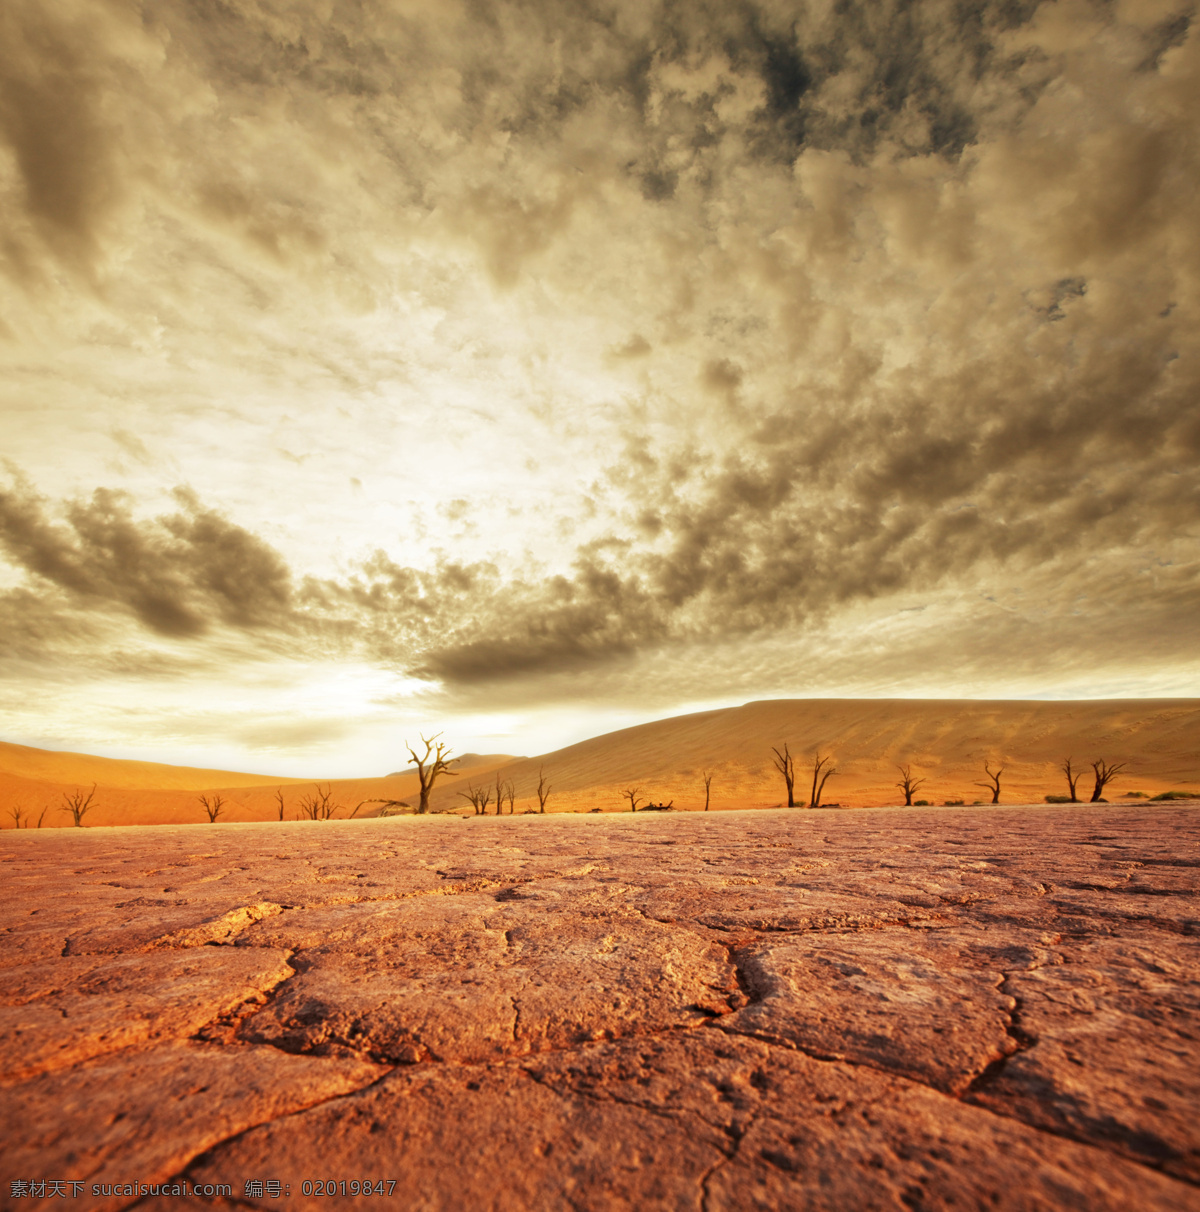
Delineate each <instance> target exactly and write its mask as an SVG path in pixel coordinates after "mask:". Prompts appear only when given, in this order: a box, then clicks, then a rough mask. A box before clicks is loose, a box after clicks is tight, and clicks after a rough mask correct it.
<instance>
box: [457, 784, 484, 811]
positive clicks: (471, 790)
mask: <svg viewBox="0 0 1200 1212" xmlns="http://www.w3.org/2000/svg"><path fill="white" fill-rule="evenodd" d="M458 794H459V795H461V796H462V797H463V799H464V800H469V801H470V804H471V807H472V808H474V809H475V815H476V816H484V815H486V813H487V806H488V805H489V804H490V803H491V802H492V793H491V791H490V790H489V789H488V788H487V787H476V786H475V784H474V783H468V784H467V789H466V791H460V792H459V793H458Z"/></svg>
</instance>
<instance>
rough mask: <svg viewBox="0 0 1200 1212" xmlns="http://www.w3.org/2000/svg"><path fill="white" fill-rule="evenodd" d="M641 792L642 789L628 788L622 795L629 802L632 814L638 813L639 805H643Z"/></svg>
mask: <svg viewBox="0 0 1200 1212" xmlns="http://www.w3.org/2000/svg"><path fill="white" fill-rule="evenodd" d="M641 792H642V789H641V788H640V787H626V788H625V790H624V791H622V792H621V794H622V795H623V796H624V797H625V798H626V799H627V800H628V801H629V811H630V812H636V811H637V808H638V804H640V803H641V799H640V796H641Z"/></svg>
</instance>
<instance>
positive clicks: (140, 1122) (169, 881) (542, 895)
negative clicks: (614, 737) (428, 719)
mask: <svg viewBox="0 0 1200 1212" xmlns="http://www.w3.org/2000/svg"><path fill="white" fill-rule="evenodd" d="M0 868H2V870H3V878H2V880H0V899H2V901H3V914H4V916H3V921H4V940H5V941H4V946H3V948H2V949H0V965H2V966H0V1003H2V1004H0V1021H2V1022H3V1029H2V1030H0V1041H2V1043H0V1050H2V1058H0V1074H2V1075H3V1076H2V1079H0V1080H2V1082H3V1090H2V1093H0V1179H2V1180H3V1188H2V1189H0V1199H3V1203H4V1206H5V1207H10V1208H14V1209H18V1208H24V1207H30V1206H36V1207H39V1208H41V1207H46V1208H72V1209H84V1208H100V1209H110V1208H112V1209H115V1208H125V1207H138V1208H144V1209H165V1208H171V1209H181V1208H232V1207H252V1208H279V1207H290V1208H338V1207H354V1208H370V1207H379V1208H397V1209H446V1210H447V1212H449V1210H451V1209H453V1210H456V1212H457V1210H458V1209H462V1208H480V1209H506V1210H507V1209H513V1210H526V1209H538V1210H542V1209H545V1210H557V1209H563V1210H566V1209H574V1210H591V1209H615V1208H628V1209H635V1208H636V1209H659V1208H664V1209H666V1208H669V1209H685V1208H686V1209H709V1210H713V1209H768V1208H769V1209H781V1208H813V1209H829V1210H834V1209H837V1210H844V1209H860V1208H862V1209H868V1208H869V1209H896V1210H897V1212H900V1210H901V1209H905V1208H908V1209H929V1210H933V1209H949V1208H956V1209H977V1208H981V1207H987V1208H994V1209H1035V1208H1036V1209H1060V1208H1077V1209H1089V1210H1092V1212H1095V1210H1104V1209H1112V1210H1114V1212H1115V1210H1118V1209H1120V1210H1122V1212H1124V1210H1127V1209H1130V1208H1138V1209H1200V1189H1198V1188H1200V1127H1198V1126H1197V1119H1196V1108H1197V1106H1200V1078H1198V1076H1197V1075H1198V1074H1200V1063H1198V1062H1200V1043H1198V1042H1197V1041H1198V1038H1200V1035H1198V1033H1200V978H1198V976H1197V973H1198V972H1200V950H1198V949H1200V816H1198V815H1197V810H1196V809H1195V808H1194V807H1187V806H1183V805H1168V804H1157V805H1140V806H1135V807H1124V806H1119V805H1115V804H1114V805H1111V806H1101V807H1095V808H1091V807H1088V806H1072V807H1069V808H1058V807H1047V806H1033V805H1031V806H1025V807H1013V808H1009V807H999V808H987V809H972V808H962V809H953V808H950V809H947V808H931V809H865V810H861V811H856V812H844V811H837V810H816V811H804V810H792V811H787V810H776V811H771V810H767V811H757V812H749V811H731V812H722V813H713V814H710V815H708V816H703V815H698V814H694V813H686V814H682V813H681V814H653V813H645V814H641V815H638V816H632V815H630V814H624V815H591V814H583V815H564V814H558V815H553V816H546V817H541V816H516V817H513V818H507V819H503V820H499V819H496V818H494V817H490V818H459V817H454V816H449V815H441V816H426V817H409V816H405V817H395V818H390V819H377V820H365V821H360V820H354V821H328V822H285V823H278V822H272V823H250V824H232V825H228V826H225V827H221V828H207V827H206V828H204V829H197V828H196V827H194V826H156V827H148V828H143V829H107V828H95V829H67V830H62V829H57V830H40V831H39V830H22V831H20V832H17V831H12V830H10V831H7V832H5V833H4V834H3V835H2V836H0ZM31 1182H32V1183H35V1184H40V1183H47V1184H54V1183H56V1182H58V1183H62V1184H64V1185H63V1186H62V1187H61V1188H56V1187H54V1186H52V1185H50V1186H46V1187H35V1188H34V1190H35V1191H36V1192H38V1194H37V1197H36V1199H31V1198H29V1197H28V1196H27V1195H25V1194H21V1193H20V1192H24V1191H26V1190H27V1188H26V1187H24V1186H21V1184H27V1183H31ZM330 1182H332V1194H330V1193H329V1190H330V1188H329V1186H328V1185H327V1184H329V1183H330ZM343 1182H344V1183H345V1184H346V1186H345V1187H344V1188H343V1187H342V1185H341V1184H342V1183H343ZM364 1182H369V1183H371V1185H372V1191H373V1192H375V1191H378V1192H380V1194H373V1195H372V1196H371V1198H369V1199H364V1198H362V1197H361V1196H356V1195H355V1194H354V1192H355V1191H358V1190H361V1184H362V1183H364ZM13 1183H17V1184H18V1186H17V1187H14V1186H13ZM71 1183H78V1184H80V1185H79V1186H78V1187H72V1186H71V1185H70V1184H71ZM164 1183H166V1184H171V1185H172V1186H173V1187H174V1189H176V1190H178V1191H186V1192H187V1193H186V1194H179V1195H170V1196H165V1195H161V1194H160V1195H158V1196H155V1195H152V1194H146V1195H145V1196H143V1195H142V1194H141V1191H142V1185H143V1184H144V1185H145V1186H146V1187H147V1188H149V1187H151V1186H154V1185H158V1184H164ZM272 1183H277V1184H278V1188H277V1189H278V1191H279V1195H278V1196H273V1195H272V1194H271V1192H272V1190H273V1189H274V1188H273V1187H272V1185H271V1184H272ZM306 1184H307V1185H306ZM314 1184H319V1185H314ZM14 1191H16V1192H18V1194H16V1195H14V1194H13V1192H14ZM54 1191H59V1192H60V1193H59V1194H56V1195H55V1194H50V1193H51V1192H54ZM42 1192H46V1193H47V1194H46V1195H45V1197H43V1195H42V1194H41V1193H42Z"/></svg>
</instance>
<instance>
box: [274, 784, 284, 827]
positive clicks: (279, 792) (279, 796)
mask: <svg viewBox="0 0 1200 1212" xmlns="http://www.w3.org/2000/svg"><path fill="white" fill-rule="evenodd" d="M275 808H276V811H277V812H278V813H279V817H278V819H279V820H283V788H282V787H276V788H275Z"/></svg>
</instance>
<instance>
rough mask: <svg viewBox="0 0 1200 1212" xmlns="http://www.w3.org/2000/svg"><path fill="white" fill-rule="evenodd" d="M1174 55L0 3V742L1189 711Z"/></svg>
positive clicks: (759, 2)
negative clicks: (757, 712) (962, 713)
mask: <svg viewBox="0 0 1200 1212" xmlns="http://www.w3.org/2000/svg"><path fill="white" fill-rule="evenodd" d="M1196 20H1197V13H1196V4H1195V3H1194V0H1042V2H1039V0H688V2H686V3H683V2H673V0H4V3H3V4H2V5H0V459H2V461H3V464H2V467H0V736H2V737H3V738H4V739H7V740H13V741H19V742H24V743H28V744H42V745H50V746H55V747H66V748H76V749H85V750H90V751H93V752H103V753H113V754H130V755H132V754H137V755H140V756H147V757H158V758H160V759H162V760H186V761H193V762H198V763H204V764H227V765H229V764H232V765H237V766H240V767H242V768H248V769H265V770H279V771H281V772H290V771H294V772H296V773H313V774H318V773H331V774H332V773H353V772H362V773H368V772H375V771H378V770H386V769H394V768H396V766H397V765H399V764H402V763H400V762H399V761H398V757H397V755H398V752H399V749H400V740H401V739H402V738H403V737H404V736H406V735H407V736H409V737H410V738H411V737H415V734H416V731H417V729H418V728H420V727H425V728H426V729H436V728H444V729H445V732H446V736H447V738H448V739H449V740H450V741H451V743H452V744H454V745H455V747H456V748H458V749H460V750H463V749H476V750H486V751H497V750H507V751H510V752H526V753H528V752H538V751H540V750H544V749H547V748H550V747H552V746H555V745H558V744H562V743H565V742H568V741H570V740H574V739H579V738H581V737H583V736H586V735H590V734H593V733H595V732H599V731H603V730H606V729H608V728H611V727H616V726H620V725H622V724H625V723H629V722H634V721H637V720H642V719H648V718H653V717H655V716H661V715H664V714H671V713H673V712H676V711H685V710H690V709H697V708H699V707H702V706H707V705H716V704H724V703H735V702H742V701H745V700H747V699H751V698H763V697H771V696H776V695H788V696H810V695H829V694H836V695H897V696H911V695H922V696H925V695H929V696H934V695H936V696H945V695H955V696H957V695H971V696H988V697H1002V696H1014V697H1016V696H1020V697H1025V696H1035V697H1043V696H1049V697H1066V696H1109V695H1132V696H1157V695H1181V694H1182V695H1187V694H1195V693H1197V687H1198V686H1200V678H1198V674H1200V552H1198V534H1200V457H1198V456H1200V395H1198V391H1197V389H1198V386H1200V374H1198V369H1197V353H1198V352H1200V317H1198V314H1197V308H1198V304H1200V299H1198V296H1197V284H1198V282H1200V223H1198V222H1197V218H1196V214H1197V209H1196V208H1197V201H1196V199H1197V187H1198V185H1200V173H1198V171H1197V170H1198V152H1200V148H1198V145H1197V144H1198V134H1197V123H1196V114H1197V112H1200V31H1198V30H1197V29H1196V28H1195V22H1196Z"/></svg>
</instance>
